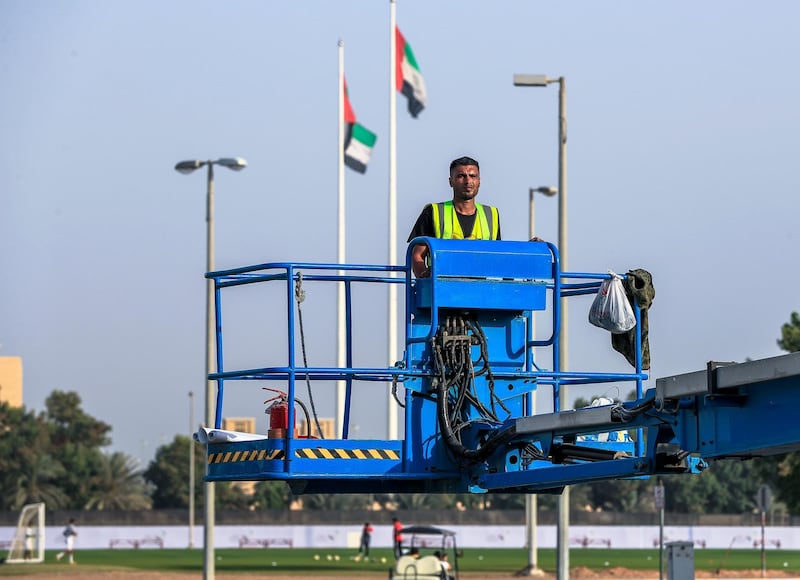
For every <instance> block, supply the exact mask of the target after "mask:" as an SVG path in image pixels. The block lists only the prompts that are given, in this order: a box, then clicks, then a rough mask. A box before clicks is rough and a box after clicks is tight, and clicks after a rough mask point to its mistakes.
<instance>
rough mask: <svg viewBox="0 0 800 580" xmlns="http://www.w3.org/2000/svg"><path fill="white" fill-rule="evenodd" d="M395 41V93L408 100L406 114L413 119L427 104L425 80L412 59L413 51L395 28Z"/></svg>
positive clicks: (415, 61) (415, 60)
mask: <svg viewBox="0 0 800 580" xmlns="http://www.w3.org/2000/svg"><path fill="white" fill-rule="evenodd" d="M394 31H395V39H396V43H397V55H396V58H395V69H396V79H397V80H396V83H397V92H399V93H403V95H405V97H406V98H407V99H408V112H409V113H411V116H412V117H414V118H415V119H416V118H417V115H419V114H420V112H421V111H422V109H424V108H425V105H427V104H428V93H427V91H426V90H425V79H423V78H422V73H420V72H419V66H418V65H417V59H415V58H414V51H412V50H411V46H410V45H409V44H408V43H407V42H406V39H405V38H404V37H403V35H402V34H401V33H400V29H399V28H398V27H397V26H395V27H394Z"/></svg>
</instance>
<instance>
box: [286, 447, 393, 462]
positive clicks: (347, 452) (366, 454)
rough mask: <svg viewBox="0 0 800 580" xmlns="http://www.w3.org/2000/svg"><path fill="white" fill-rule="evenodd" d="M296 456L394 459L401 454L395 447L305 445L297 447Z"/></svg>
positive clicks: (304, 457) (303, 457) (301, 457)
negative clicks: (327, 447) (367, 447)
mask: <svg viewBox="0 0 800 580" xmlns="http://www.w3.org/2000/svg"><path fill="white" fill-rule="evenodd" d="M294 456H295V457H298V458H300V459H393V460H398V459H400V456H399V455H398V453H397V451H394V450H393V449H324V448H322V447H304V448H302V449H297V450H296V451H295V452H294Z"/></svg>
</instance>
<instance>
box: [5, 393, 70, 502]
mask: <svg viewBox="0 0 800 580" xmlns="http://www.w3.org/2000/svg"><path fill="white" fill-rule="evenodd" d="M63 472H64V468H63V466H62V465H61V463H60V461H58V460H56V459H55V458H54V457H53V454H52V446H51V444H50V430H49V426H48V424H47V423H46V422H45V420H44V417H43V416H41V415H38V416H37V415H36V414H35V413H33V412H30V411H27V410H26V409H25V408H24V407H23V408H16V407H11V406H10V405H9V404H8V403H5V402H4V403H0V509H3V510H16V509H19V508H20V507H21V506H22V505H24V504H26V503H30V502H35V501H45V502H47V505H48V506H51V507H52V508H53V509H58V508H62V507H66V506H67V505H68V504H69V498H68V497H67V495H66V494H65V493H64V492H63V491H62V489H61V482H62V480H61V477H62V475H63Z"/></svg>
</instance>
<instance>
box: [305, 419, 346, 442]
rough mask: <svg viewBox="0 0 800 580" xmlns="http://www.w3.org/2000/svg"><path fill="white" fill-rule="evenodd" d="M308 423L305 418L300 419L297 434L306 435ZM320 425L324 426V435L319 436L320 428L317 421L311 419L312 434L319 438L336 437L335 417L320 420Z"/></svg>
mask: <svg viewBox="0 0 800 580" xmlns="http://www.w3.org/2000/svg"><path fill="white" fill-rule="evenodd" d="M306 425H307V423H306V421H305V419H303V420H302V421H300V423H299V424H298V425H297V434H298V435H300V436H302V437H305V436H306V433H307V432H308V431H307V427H306ZM319 426H320V427H321V428H322V437H320V436H319V429H317V424H316V422H315V421H313V420H312V421H311V436H312V437H316V438H317V439H336V438H337V436H336V423H335V422H334V420H333V419H327V418H326V419H322V418H320V420H319Z"/></svg>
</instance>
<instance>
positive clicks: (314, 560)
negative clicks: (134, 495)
mask: <svg viewBox="0 0 800 580" xmlns="http://www.w3.org/2000/svg"><path fill="white" fill-rule="evenodd" d="M694 555H695V568H696V569H697V570H709V571H716V570H719V569H722V570H760V569H761V552H760V551H759V550H695V552H694ZM353 556H354V551H353V550H345V549H336V550H313V549H301V548H297V549H289V548H261V549H255V548H245V549H220V550H217V552H216V557H217V571H218V572H233V573H237V572H238V573H259V574H262V575H269V574H270V573H271V572H274V573H276V574H277V573H281V574H287V573H289V574H291V573H297V574H307V575H319V576H358V575H361V574H363V575H371V576H373V577H374V576H375V575H376V574H380V573H385V572H388V569H389V567H390V566H391V563H392V562H393V560H394V558H393V556H392V553H391V550H389V549H374V550H372V554H371V558H370V561H369V562H364V561H355V560H354V559H353ZM665 557H666V554H665ZM337 558H338V560H337ZM382 558H383V559H385V562H381V559H382ZM75 559H76V560H77V561H78V563H79V564H81V565H82V566H86V567H89V566H92V567H95V566H96V567H100V568H128V569H138V570H159V571H164V572H170V571H172V572H199V571H201V570H202V567H203V551H202V550H200V549H195V550H158V549H143V550H76V552H75ZM766 563H767V568H768V569H771V570H783V571H785V572H790V573H793V574H797V575H798V576H800V551H794V550H768V551H767V554H766ZM526 565H527V553H526V552H525V551H524V550H520V549H515V550H509V549H503V550H482V549H477V548H468V549H465V550H464V555H463V557H461V558H459V559H458V567H459V569H460V571H462V572H497V573H509V574H512V573H514V572H516V571H517V570H520V569H522V568H524V567H525V566H526ZM539 565H540V566H541V567H542V568H544V569H545V570H547V571H555V565H556V554H555V550H552V549H549V550H540V551H539ZM665 565H666V563H665ZM570 566H572V567H576V566H585V567H587V568H591V569H594V570H602V569H603V568H613V567H623V568H631V569H635V570H658V550H615V549H572V550H570ZM64 567H66V565H65V564H64V563H63V562H56V561H55V553H54V552H48V553H47V558H46V562H45V564H43V565H36V566H31V565H10V564H9V565H3V566H0V576H20V575H28V574H36V575H38V574H42V573H45V572H46V571H47V570H54V569H55V568H64Z"/></svg>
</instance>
